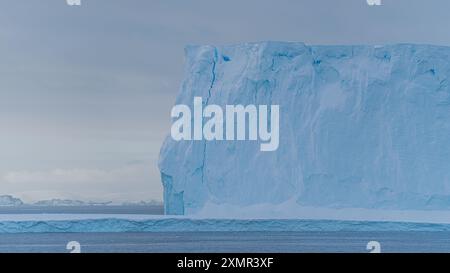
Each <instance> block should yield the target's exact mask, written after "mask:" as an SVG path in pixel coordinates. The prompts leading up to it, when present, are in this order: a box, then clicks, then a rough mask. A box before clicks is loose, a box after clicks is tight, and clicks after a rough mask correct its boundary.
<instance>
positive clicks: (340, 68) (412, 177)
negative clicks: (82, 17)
mask: <svg viewBox="0 0 450 273" xmlns="http://www.w3.org/2000/svg"><path fill="white" fill-rule="evenodd" d="M186 59H187V63H186V77H185V80H184V82H183V83H182V87H181V91H180V94H179V96H178V98H177V101H176V103H177V104H186V105H190V106H191V107H193V106H192V104H193V98H194V97H195V96H200V97H202V98H203V102H204V104H217V105H220V106H225V105H227V104H234V105H236V104H242V105H248V104H255V105H262V104H267V105H271V104H277V105H279V106H280V143H279V148H278V150H276V151H273V152H261V151H260V145H259V144H260V143H258V142H255V141H253V142H252V141H205V140H201V141H194V140H193V141H179V142H177V141H174V140H173V139H171V137H170V136H169V137H168V138H167V139H166V141H165V143H164V144H163V147H162V149H161V155H160V163H159V167H160V170H161V176H162V182H163V185H164V201H165V206H166V213H168V214H190V213H195V212H198V211H199V210H201V209H202V208H203V207H204V206H205V204H217V205H233V206H235V207H236V206H237V207H245V206H250V205H258V204H265V206H271V205H273V206H276V205H278V204H281V203H283V202H286V201H289V200H290V201H291V202H292V200H294V202H295V203H296V204H298V206H307V207H318V208H370V209H408V210H409V209H419V210H421V209H443V210H446V209H450V86H449V79H448V78H449V76H450V48H448V47H439V46H426V45H410V44H402V45H386V46H308V45H305V44H302V43H277V42H264V43H249V44H241V45H233V46H220V47H213V46H190V47H187V48H186Z"/></svg>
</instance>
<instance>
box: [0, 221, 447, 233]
mask: <svg viewBox="0 0 450 273" xmlns="http://www.w3.org/2000/svg"><path fill="white" fill-rule="evenodd" d="M197 231H198V232H203V231H215V232H220V231H226V232H229V231H236V232H237V231H267V232H275V231H352V232H353V231H450V225H449V224H438V223H415V222H386V221H373V222H371V221H369V222H368V221H336V220H295V219H285V220H280V219H272V220H271V219H260V220H249V219H247V220H243V219H188V218H185V219H170V218H167V219H147V220H132V219H126V218H105V219H78V220H76V219H70V220H39V221H37V220H23V221H0V234H2V233H55V232H56V233H60V232H83V233H84V232H197Z"/></svg>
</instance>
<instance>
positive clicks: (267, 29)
mask: <svg viewBox="0 0 450 273" xmlns="http://www.w3.org/2000/svg"><path fill="white" fill-rule="evenodd" d="M81 1H82V5H81V6H80V7H73V6H68V5H67V4H66V1H65V0H39V1H35V0H0V4H1V8H0V56H1V58H0V195H2V194H12V195H15V196H17V197H20V198H22V199H24V200H25V201H28V202H32V201H36V200H40V199H48V198H71V199H80V200H93V201H109V200H113V201H118V202H120V201H139V200H151V199H156V200H161V199H162V187H161V185H160V178H159V172H158V169H157V166H156V163H157V158H158V153H159V148H160V146H161V143H162V141H163V139H164V137H165V136H166V135H167V133H169V128H170V116H169V113H170V109H171V106H172V104H173V103H174V101H175V96H176V94H177V92H178V86H179V84H180V81H181V79H182V76H183V75H182V71H183V48H184V46H185V45H187V44H230V43H240V42H251V41H265V40H280V41H302V42H305V43H307V44H385V43H399V42H408V43H426V44H439V45H450V34H449V33H450V32H449V29H450V17H449V15H448V11H449V10H450V1H448V0H382V2H383V5H382V6H379V7H370V6H368V5H367V4H366V1H365V0H309V1H306V0H305V1H300V0H283V1H280V0H273V1H268V0H252V1H250V0H226V1H214V0H202V1H200V0H198V1H197V0H180V1H172V0H161V1H156V0H81Z"/></svg>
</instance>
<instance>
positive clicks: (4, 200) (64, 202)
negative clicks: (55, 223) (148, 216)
mask: <svg viewBox="0 0 450 273" xmlns="http://www.w3.org/2000/svg"><path fill="white" fill-rule="evenodd" d="M117 205H119V206H157V205H162V202H160V201H156V200H150V201H139V202H125V203H114V202H112V201H109V202H92V201H89V202H85V201H80V200H70V199H49V200H40V201H37V202H34V203H25V202H23V201H22V200H21V199H20V198H17V197H14V196H11V195H0V207H12V206H117Z"/></svg>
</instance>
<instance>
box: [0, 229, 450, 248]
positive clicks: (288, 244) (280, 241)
mask: <svg viewBox="0 0 450 273" xmlns="http://www.w3.org/2000/svg"><path fill="white" fill-rule="evenodd" d="M69 241H78V242H79V243H80V245H81V252H150V253H153V252H237V253H242V252H244V253H245V252H362V253H364V252H368V250H367V249H366V246H367V243H368V242H369V241H378V242H379V243H380V245H381V252H450V232H144V233H47V234H46V233H38V234H1V235H0V252H69V251H68V250H66V245H67V243H68V242H69Z"/></svg>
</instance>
